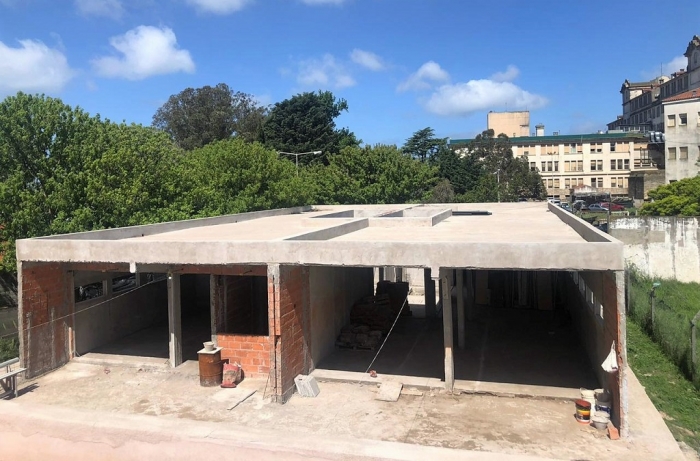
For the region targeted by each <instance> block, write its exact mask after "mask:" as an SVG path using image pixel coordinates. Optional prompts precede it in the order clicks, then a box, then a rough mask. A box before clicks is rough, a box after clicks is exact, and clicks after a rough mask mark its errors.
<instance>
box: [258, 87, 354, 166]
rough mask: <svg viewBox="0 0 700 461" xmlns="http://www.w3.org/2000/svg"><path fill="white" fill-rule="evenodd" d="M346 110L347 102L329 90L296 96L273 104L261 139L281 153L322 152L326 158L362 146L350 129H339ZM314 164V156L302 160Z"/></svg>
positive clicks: (301, 158) (303, 162) (300, 161)
mask: <svg viewBox="0 0 700 461" xmlns="http://www.w3.org/2000/svg"><path fill="white" fill-rule="evenodd" d="M347 110H348V103H347V101H346V100H345V99H336V98H335V96H333V93H331V92H330V91H319V92H317V93H301V94H297V95H295V96H292V97H291V98H289V99H285V100H284V101H282V102H278V103H276V104H275V105H274V107H273V108H272V110H271V111H270V116H269V117H268V118H267V120H266V121H265V124H264V125H263V130H262V137H261V140H262V141H263V142H264V143H265V145H266V146H268V147H269V148H271V149H274V150H275V151H278V152H291V153H302V152H313V151H322V152H323V158H327V157H328V156H329V155H330V154H337V153H338V152H340V150H341V149H342V148H344V147H354V146H359V145H360V143H361V141H360V140H358V139H357V138H356V137H355V135H354V133H352V132H350V131H349V130H348V129H347V128H342V129H336V124H335V119H336V118H338V117H339V116H340V114H342V113H343V112H345V111H347ZM312 161H313V159H312V156H302V157H300V158H299V163H302V164H305V165H306V164H308V163H310V162H312Z"/></svg>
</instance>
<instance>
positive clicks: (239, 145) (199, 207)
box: [180, 139, 313, 217]
mask: <svg viewBox="0 0 700 461" xmlns="http://www.w3.org/2000/svg"><path fill="white" fill-rule="evenodd" d="M180 176H181V177H183V178H187V182H186V184H185V185H184V187H183V190H182V197H183V198H184V201H185V204H184V208H185V209H186V210H187V213H188V214H189V215H191V216H193V217H205V216H218V215H222V214H230V213H241V212H246V211H255V210H266V209H271V208H283V207H290V206H297V205H306V204H308V203H310V200H311V197H312V190H313V188H312V185H310V184H309V183H308V182H306V181H304V179H303V178H302V177H300V176H297V174H296V168H295V167H294V165H293V164H292V163H290V162H288V161H286V160H283V159H280V158H279V156H278V155H277V153H276V152H275V151H272V150H270V149H266V148H265V147H264V146H263V145H262V144H259V143H253V144H250V143H246V142H244V141H243V140H240V139H231V140H226V141H219V142H215V143H212V144H208V145H206V146H204V147H202V148H199V149H196V150H194V151H192V152H190V153H189V154H188V155H187V156H186V157H185V158H184V159H183V161H182V164H181V169H180Z"/></svg>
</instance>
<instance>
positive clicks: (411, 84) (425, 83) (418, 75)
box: [397, 61, 450, 91]
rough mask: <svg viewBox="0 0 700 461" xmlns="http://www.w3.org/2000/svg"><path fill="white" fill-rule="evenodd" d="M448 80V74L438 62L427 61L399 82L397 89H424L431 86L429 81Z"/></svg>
mask: <svg viewBox="0 0 700 461" xmlns="http://www.w3.org/2000/svg"><path fill="white" fill-rule="evenodd" d="M449 80H450V74H448V73H447V71H445V70H444V69H443V68H442V67H440V64H438V63H436V62H435V61H428V62H426V63H425V64H423V65H422V66H420V68H419V69H418V70H417V71H416V72H415V73H413V74H411V75H410V76H409V77H408V79H406V80H405V81H403V82H401V83H400V84H399V86H398V88H397V91H408V90H425V89H428V88H431V87H432V83H431V82H446V81H449Z"/></svg>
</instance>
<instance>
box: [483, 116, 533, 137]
mask: <svg viewBox="0 0 700 461" xmlns="http://www.w3.org/2000/svg"><path fill="white" fill-rule="evenodd" d="M486 126H487V127H488V129H489V130H493V131H494V133H496V134H499V133H504V134H506V135H507V136H508V137H512V138H514V137H516V136H529V135H530V111H527V110H524V111H516V112H493V111H491V112H489V113H488V115H487V116H486Z"/></svg>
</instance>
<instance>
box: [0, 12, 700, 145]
mask: <svg viewBox="0 0 700 461" xmlns="http://www.w3.org/2000/svg"><path fill="white" fill-rule="evenodd" d="M699 18H700V2H697V1H691V0H687V1H676V2H658V1H653V2H652V1H646V0H638V1H636V2H634V3H632V4H630V3H629V2H622V1H617V0H607V1H598V0H587V1H576V2H574V1H568V0H566V1H564V0H560V1H555V0H551V1H529V2H525V1H515V0H513V1H504V0H492V1H466V0H464V1H463V0H0V98H1V97H5V96H7V95H10V94H14V93H15V92H17V91H18V90H22V91H25V92H30V93H36V92H42V93H46V94H48V95H51V96H57V97H60V98H62V99H63V100H64V101H65V102H66V103H68V104H71V105H79V106H81V107H83V108H84V109H85V110H87V111H89V112H90V113H92V114H96V113H99V114H100V115H101V116H102V117H105V118H109V119H111V120H114V121H122V120H125V121H127V122H135V123H143V124H150V122H151V118H152V116H153V114H154V112H155V111H156V109H157V108H158V107H159V106H160V105H161V104H162V103H163V102H165V101H166V100H167V98H168V97H169V96H170V95H171V94H175V93H178V92H180V91H181V90H183V89H185V88H187V87H200V86H204V85H215V84H217V83H220V82H225V83H227V84H228V85H229V86H230V87H231V88H233V89H235V90H237V91H243V92H245V93H250V94H253V95H255V96H256V97H257V98H258V99H259V100H260V101H262V102H264V103H274V102H278V101H281V100H283V99H286V98H288V97H290V96H292V95H294V94H296V93H298V92H302V91H315V90H319V89H323V90H331V91H333V93H334V94H335V95H336V96H338V97H342V98H345V99H347V101H348V104H349V107H350V111H349V112H348V113H346V114H343V115H342V116H341V117H340V118H339V120H338V124H339V126H347V127H348V128H350V129H351V130H352V131H354V132H355V133H356V134H357V136H358V137H359V138H361V139H362V140H364V141H365V142H367V143H372V144H374V143H378V142H382V143H396V144H402V143H403V142H404V140H405V139H406V138H408V137H409V136H410V135H411V134H412V133H413V132H415V131H417V130H419V129H421V128H424V127H426V126H430V127H432V128H433V129H434V130H435V132H436V134H437V135H439V136H442V137H451V138H463V137H471V136H473V135H474V134H476V133H478V132H480V131H481V130H483V129H485V125H486V114H487V112H488V111H489V110H496V111H503V110H523V109H529V110H530V111H531V123H532V125H533V127H534V124H536V123H544V124H545V126H546V131H547V132H548V133H549V132H551V131H556V130H558V131H560V132H561V133H562V134H573V133H587V132H592V131H595V130H597V129H603V128H605V123H607V122H609V121H612V120H614V118H615V117H616V115H618V114H619V113H620V112H621V106H620V94H619V89H620V85H621V84H622V82H623V81H624V79H625V78H627V79H630V80H633V81H636V80H644V79H649V78H652V77H654V76H656V74H658V73H659V69H660V68H661V66H664V70H665V71H666V70H670V71H672V70H678V69H680V68H681V67H684V64H683V61H682V60H681V59H679V57H681V56H682V54H683V52H684V51H685V48H686V46H687V44H688V42H689V41H690V39H691V38H692V37H693V35H695V34H698V35H700V20H699Z"/></svg>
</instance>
